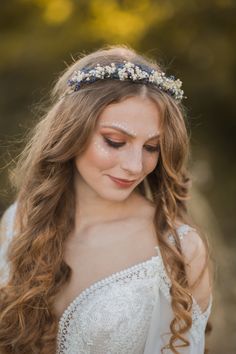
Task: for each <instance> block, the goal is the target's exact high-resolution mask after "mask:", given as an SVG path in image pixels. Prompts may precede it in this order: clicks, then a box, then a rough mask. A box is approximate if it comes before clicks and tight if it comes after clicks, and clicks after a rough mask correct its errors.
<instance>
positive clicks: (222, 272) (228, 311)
mask: <svg viewBox="0 0 236 354" xmlns="http://www.w3.org/2000/svg"><path fill="white" fill-rule="evenodd" d="M0 19H1V21H0V27H1V30H0V49H1V55H0V75H1V80H0V89H1V94H0V109H1V114H0V154H1V162H0V183H1V187H0V212H1V213H2V212H3V211H4V210H5V209H6V207H7V206H8V205H9V204H10V203H12V201H13V200H14V191H13V190H12V189H11V187H10V184H9V181H8V170H9V168H10V167H11V166H12V164H13V163H14V159H15V158H16V156H17V154H18V153H19V152H20V149H21V148H22V146H23V144H22V139H23V138H24V136H25V134H26V132H27V131H28V130H29V129H30V127H32V126H33V125H34V123H35V122H36V121H37V111H38V106H39V105H40V103H41V101H42V100H45V99H47V96H48V93H49V91H50V89H51V88H52V85H53V82H55V80H56V78H57V76H58V74H59V73H60V71H61V70H63V69H64V68H65V67H66V65H67V64H70V63H71V62H72V58H73V57H74V58H76V56H77V55H78V54H79V53H81V52H85V53H88V52H90V51H92V50H95V49H98V48H99V47H101V46H103V45H106V44H126V45H128V46H132V47H133V48H134V49H136V50H138V51H139V52H141V53H144V54H146V55H147V56H150V57H152V58H154V59H156V60H157V61H159V62H160V63H161V64H164V66H165V68H166V70H167V73H170V74H175V75H176V76H177V77H179V78H180V79H181V80H182V81H183V88H184V90H185V93H186V95H187V97H188V98H187V100H185V105H186V106H187V109H188V116H189V117H188V121H189V125H190V128H191V143H192V154H191V162H190V165H191V171H192V175H193V189H192V201H191V208H192V209H191V210H192V212H193V215H194V217H195V219H196V221H197V222H198V223H199V224H200V225H201V226H202V227H203V228H204V229H205V230H206V231H207V234H208V236H209V240H210V244H211V248H212V254H213V257H214V259H215V264H216V265H215V267H216V269H215V271H216V292H215V303H214V307H213V312H212V315H211V321H212V323H213V332H212V334H211V335H210V337H209V339H208V344H209V345H210V348H211V351H210V353H214V354H221V353H222V352H223V351H224V353H228V354H231V353H232V354H233V353H236V338H235V333H236V282H235V275H236V257H235V251H236V238H235V231H236V230H235V203H234V201H235V195H236V194H235V191H236V187H235V178H236V165H235V159H234V154H235V145H236V141H235V139H234V135H235V125H236V123H235V122H236V119H235V112H236V108H235V101H234V90H235V81H236V66H235V54H236V52H235V43H236V26H235V23H236V22H235V19H236V3H235V1H233V0H205V1H204V0H199V1H197V0H196V1H194V0H175V1H174V0H173V1H168V0H162V1H161V0H160V1H157V0H155V1H154V0H136V1H135V0H120V1H118V0H9V1H7V0H5V1H4V0H3V1H1V11H0Z"/></svg>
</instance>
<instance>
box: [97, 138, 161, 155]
mask: <svg viewBox="0 0 236 354" xmlns="http://www.w3.org/2000/svg"><path fill="white" fill-rule="evenodd" d="M103 138H104V141H105V142H106V144H108V145H109V146H111V147H113V148H115V149H118V148H120V147H121V146H124V145H125V142H118V141H113V140H110V139H108V138H106V137H103ZM145 149H146V151H148V152H151V153H154V152H158V151H159V150H160V145H157V146H152V145H146V146H145Z"/></svg>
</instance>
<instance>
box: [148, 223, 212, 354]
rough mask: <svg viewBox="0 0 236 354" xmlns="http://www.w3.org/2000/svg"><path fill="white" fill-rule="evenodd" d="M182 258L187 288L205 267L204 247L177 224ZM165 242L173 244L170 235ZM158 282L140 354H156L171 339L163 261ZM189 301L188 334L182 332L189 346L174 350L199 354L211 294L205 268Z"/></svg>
mask: <svg viewBox="0 0 236 354" xmlns="http://www.w3.org/2000/svg"><path fill="white" fill-rule="evenodd" d="M177 232H178V235H179V238H180V242H181V246H182V251H183V255H184V257H185V261H186V274H187V278H188V280H189V284H190V287H191V285H192V284H193V283H194V281H195V280H196V278H198V276H199V274H200V273H201V270H202V268H204V265H205V253H206V250H205V246H204V243H203V241H202V239H201V238H200V236H199V234H198V233H197V231H196V230H195V229H194V228H192V227H190V226H188V225H181V226H180V227H179V228H178V229H177ZM168 238H169V241H170V242H171V243H174V238H173V236H172V235H170V236H169V237H168ZM159 274H160V283H159V286H157V288H156V299H155V306H154V310H153V314H152V320H151V323H150V327H149V332H148V336H147V341H146V345H145V350H144V354H160V353H161V348H163V347H164V346H165V345H167V344H168V343H169V339H170V336H171V333H170V323H171V321H172V319H173V317H174V313H173V310H172V307H171V295H170V288H171V281H170V278H169V277H168V275H167V272H166V269H165V266H164V262H163V261H162V262H161V267H160V270H159ZM191 294H192V299H193V308H192V320H193V322H192V327H191V328H190V330H189V331H188V333H184V336H185V338H187V339H188V341H189V342H190V345H189V346H188V347H186V348H178V349H177V350H178V351H179V353H181V354H203V353H204V348H205V328H206V324H207V320H208V318H209V315H210V313H211V307H212V299H213V297H212V292H211V284H210V280H209V273H208V269H206V270H205V272H204V275H203V276H202V278H201V281H200V282H199V283H198V284H197V286H196V287H195V288H194V289H193V290H192V291H191ZM175 344H176V345H178V344H179V345H181V344H183V343H182V341H176V342H175ZM164 353H172V351H171V350H169V349H167V350H164Z"/></svg>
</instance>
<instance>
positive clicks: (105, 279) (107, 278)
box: [59, 246, 160, 326]
mask: <svg viewBox="0 0 236 354" xmlns="http://www.w3.org/2000/svg"><path fill="white" fill-rule="evenodd" d="M154 249H155V250H156V251H157V254H156V255H154V256H152V257H149V258H148V259H147V260H145V261H141V262H138V263H136V264H134V265H131V266H129V267H126V268H123V269H121V270H120V271H116V272H113V273H111V274H110V275H107V276H105V277H103V278H101V279H99V280H97V281H95V282H93V283H92V284H90V285H89V286H88V287H86V288H85V289H84V290H82V291H81V292H80V293H79V294H78V295H77V296H76V297H75V298H74V300H72V301H71V302H70V303H69V305H68V306H67V307H66V308H65V310H64V311H63V312H62V315H61V316H60V317H59V326H60V324H61V323H62V322H63V321H64V318H65V317H66V316H67V314H68V312H69V311H70V309H71V308H73V306H74V305H75V304H76V303H78V302H79V301H80V300H83V298H84V297H85V296H86V295H87V294H89V293H90V292H91V291H92V290H93V289H95V288H97V287H99V285H102V284H103V285H105V284H108V283H109V281H110V280H111V279H113V278H116V277H117V276H121V275H124V274H125V273H128V272H131V271H132V270H135V269H138V268H141V267H142V266H143V265H147V264H148V263H151V262H153V261H155V260H156V259H158V258H160V251H159V246H155V247H154Z"/></svg>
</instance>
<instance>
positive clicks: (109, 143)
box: [75, 96, 160, 201]
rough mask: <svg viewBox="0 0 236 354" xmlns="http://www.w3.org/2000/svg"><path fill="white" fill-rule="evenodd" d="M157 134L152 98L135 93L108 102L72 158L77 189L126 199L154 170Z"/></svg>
mask: <svg viewBox="0 0 236 354" xmlns="http://www.w3.org/2000/svg"><path fill="white" fill-rule="evenodd" d="M159 134H160V112H159V110H158V107H157V105H156V104H155V103H154V102H153V101H152V100H151V99H149V98H144V97H140V96H134V97H129V98H127V99H125V100H123V101H121V102H119V103H114V104H110V105H108V106H107V107H106V108H105V109H104V110H103V112H102V113H101V115H100V116H99V118H98V121H97V125H96V129H95V131H94V133H93V135H92V138H91V140H90V143H89V145H88V147H87V149H86V151H85V152H84V153H83V154H82V155H80V156H78V157H76V158H75V166H76V170H77V172H78V173H77V175H76V181H77V183H78V188H79V190H80V189H81V188H82V189H83V190H84V188H85V190H87V189H88V190H89V192H95V193H96V194H98V195H99V196H100V197H102V198H104V199H107V200H114V201H122V200H124V199H126V198H127V197H128V196H129V195H130V193H131V192H132V191H133V190H134V189H135V187H136V186H137V185H138V184H139V183H141V182H142V181H143V179H144V178H145V177H146V176H147V175H148V174H149V173H151V172H152V171H153V170H154V169H155V167H156V164H157V162H158V157H159ZM115 178H116V179H123V180H128V181H131V182H130V183H122V181H117V180H116V179H115Z"/></svg>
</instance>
